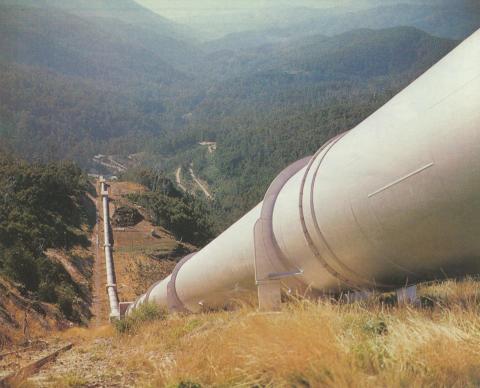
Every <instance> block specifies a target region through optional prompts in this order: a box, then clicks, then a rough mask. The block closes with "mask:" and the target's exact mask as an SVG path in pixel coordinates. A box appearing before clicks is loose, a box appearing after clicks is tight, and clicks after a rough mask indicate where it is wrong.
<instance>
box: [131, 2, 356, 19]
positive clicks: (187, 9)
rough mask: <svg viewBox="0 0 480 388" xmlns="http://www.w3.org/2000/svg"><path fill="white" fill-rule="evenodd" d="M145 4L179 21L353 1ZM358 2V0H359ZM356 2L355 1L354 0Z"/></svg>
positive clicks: (143, 3) (342, 3)
mask: <svg viewBox="0 0 480 388" xmlns="http://www.w3.org/2000/svg"><path fill="white" fill-rule="evenodd" d="M136 1H137V2H138V3H140V4H142V5H143V6H145V7H147V8H150V9H151V10H153V11H155V12H157V13H159V14H160V15H163V16H165V17H167V18H171V19H174V20H178V21H184V20H186V19H190V18H191V17H192V16H193V17H194V16H198V15H201V16H207V15H208V14H210V15H212V14H217V13H223V12H228V13H230V12H238V11H255V10H258V9H262V8H263V9H265V8H271V7H315V8H322V7H332V6H340V5H346V4H347V3H350V4H351V3H352V0H293V1H292V0H136ZM357 2H358V1H357ZM353 3H355V2H353Z"/></svg>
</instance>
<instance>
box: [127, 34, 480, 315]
mask: <svg viewBox="0 0 480 388" xmlns="http://www.w3.org/2000/svg"><path fill="white" fill-rule="evenodd" d="M479 269H480V30H479V31H477V32H476V33H474V34H473V35H472V36H471V37H469V38H468V39H467V40H465V41H464V42H463V43H461V44H460V45H459V46H458V47H457V48H456V49H454V50H453V51H452V52H451V53H450V54H448V55H447V56H446V57H445V58H443V59H442V60H441V61H440V62H439V63H437V64H436V65H435V66H433V67H432V68H431V69H430V70H428V71H427V72H426V73H425V74H423V75H422V76H421V77H419V78H418V79H417V80H415V81H414V82H413V83H412V84H411V85H410V86H408V87H407V88H406V89H404V90H403V91H402V92H400V93H399V94H398V95H397V96H395V97H394V98H393V99H392V100H390V101H389V102H388V103H387V104H386V105H384V106H383V107H382V108H380V109H379V110H378V111H376V112H375V113H374V114H372V115H371V116H370V117H368V118H367V119H366V120H364V121H363V122H362V123H361V124H359V125H358V126H356V127H355V128H354V129H352V130H350V131H349V132H347V133H345V134H343V135H340V136H338V137H336V138H335V139H332V140H331V141H329V142H328V143H327V144H325V145H324V146H323V147H322V148H321V149H320V150H319V151H318V152H317V153H316V154H315V155H314V156H313V157H311V158H308V159H307V160H303V161H299V162H297V163H296V164H294V165H292V166H290V167H289V168H287V169H286V170H285V171H283V172H282V173H281V174H280V175H279V177H277V179H276V180H275V181H274V182H273V183H272V185H271V186H270V188H269V190H268V192H267V194H266V196H265V199H264V201H263V202H262V203H260V204H259V205H257V206H256V207H255V208H254V209H252V210H251V211H250V212H248V213H247V214H246V215H245V216H244V217H243V218H241V219H240V220H239V221H237V222H236V223H235V224H233V225H232V226H231V227H230V228H229V229H227V230H226V231H225V232H223V233H222V234H221V235H220V236H219V237H217V238H216V239H215V240H213V241H212V242H211V243H210V244H208V245H207V246H205V247H204V248H203V249H202V250H200V251H199V252H197V253H195V254H194V255H191V256H190V257H187V258H185V259H184V260H182V261H181V262H180V263H179V264H178V265H177V266H176V268H175V270H174V272H173V273H172V274H171V275H170V276H168V277H167V278H166V279H164V280H162V281H160V282H158V283H156V284H154V285H153V286H152V287H150V289H149V290H148V291H147V293H146V294H144V295H142V296H141V297H140V298H139V299H138V300H137V301H136V302H135V303H134V304H133V305H131V306H130V307H129V309H128V313H129V312H131V311H132V310H133V309H135V308H136V307H138V306H139V305H141V304H142V303H144V302H146V301H153V302H155V303H158V304H160V305H161V306H165V307H168V308H169V309H172V310H175V311H191V312H197V311H200V310H202V309H204V308H217V307H220V306H224V305H226V304H227V303H229V301H231V300H232V299H234V298H238V297H239V296H241V294H242V292H244V291H248V290H252V289H255V287H256V286H257V287H258V292H259V299H260V303H261V304H262V303H263V304H264V306H265V307H267V308H268V307H274V306H275V305H276V304H277V303H278V301H279V294H280V293H279V289H280V287H286V288H288V289H301V290H303V289H307V288H308V289H310V290H312V291H318V292H339V291H342V290H359V289H372V288H384V289H389V288H393V289H395V288H398V287H401V286H404V285H407V284H415V283H416V282H419V281H422V280H429V279H432V278H436V277H441V278H444V277H446V276H456V275H461V274H470V273H478V272H479Z"/></svg>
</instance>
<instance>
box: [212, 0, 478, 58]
mask: <svg viewBox="0 0 480 388" xmlns="http://www.w3.org/2000/svg"><path fill="white" fill-rule="evenodd" d="M268 15H269V16H268V21H267V22H266V26H265V27H264V28H257V29H253V30H249V31H240V32H234V33H230V34H227V35H226V36H224V37H222V38H219V39H216V40H212V41H208V42H206V43H205V44H204V47H205V49H207V50H209V51H219V50H239V49H248V48H253V47H259V46H263V45H265V44H271V43H280V42H285V41H292V40H295V39H299V38H304V37H306V36H310V35H315V34H321V35H328V36H333V35H338V34H342V33H344V32H347V31H350V30H354V29H361V28H372V29H382V28H390V27H398V26H411V27H416V28H419V29H421V30H423V31H426V32H428V33H430V34H432V35H435V36H439V37H444V38H450V39H464V38H465V37H467V36H468V35H470V34H471V33H472V32H474V31H475V30H476V29H477V28H478V27H479V25H480V3H478V2H475V1H470V0H459V1H455V2H451V1H441V0H439V1H437V2H433V3H428V2H417V3H414V2H405V3H399V4H380V5H376V6H373V5H372V7H369V8H366V9H364V8H361V9H356V10H355V9H352V8H351V7H332V8H328V9H316V8H307V7H297V8H280V9H277V10H275V11H274V12H271V13H269V14H268Z"/></svg>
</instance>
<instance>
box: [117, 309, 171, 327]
mask: <svg viewBox="0 0 480 388" xmlns="http://www.w3.org/2000/svg"><path fill="white" fill-rule="evenodd" d="M166 315H167V312H166V311H165V310H164V309H162V308H161V307H160V306H159V305H157V304H155V303H144V304H142V305H141V306H140V307H138V308H136V309H135V310H133V311H132V312H131V313H130V315H128V316H127V317H125V318H124V319H121V320H119V321H116V322H115V329H116V330H117V332H119V333H121V334H134V333H136V332H137V330H138V329H139V327H140V326H141V325H142V324H144V323H147V322H152V321H156V320H161V319H165V317H166Z"/></svg>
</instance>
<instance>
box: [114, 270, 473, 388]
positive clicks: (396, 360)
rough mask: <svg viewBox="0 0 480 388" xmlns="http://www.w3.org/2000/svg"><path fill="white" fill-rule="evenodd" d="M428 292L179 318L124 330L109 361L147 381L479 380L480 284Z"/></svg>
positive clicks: (300, 383)
mask: <svg viewBox="0 0 480 388" xmlns="http://www.w3.org/2000/svg"><path fill="white" fill-rule="evenodd" d="M421 295H423V298H424V300H426V298H427V297H428V298H429V299H428V300H431V301H432V303H431V304H430V305H428V306H427V307H411V306H398V307H395V306H385V305H383V304H381V303H380V302H378V300H373V301H369V302H365V303H355V304H342V303H338V302H335V301H319V302H311V301H306V300H298V301H292V302H290V303H288V304H286V305H285V306H284V310H283V311H282V312H281V313H257V312H255V310H254V309H253V308H251V307H248V306H244V307H242V308H240V309H239V310H237V311H233V312H218V313H206V314H199V315H189V316H178V315H177V316H175V315H173V316H169V317H167V319H165V320H161V321H155V322H152V323H148V324H144V326H143V327H142V328H141V330H139V331H137V333H136V334H133V335H120V334H119V335H117V337H116V338H115V339H114V341H115V342H116V343H115V346H116V347H117V348H118V352H116V353H115V354H114V355H112V360H111V362H112V364H113V365H115V366H116V367H117V368H121V369H122V370H124V371H125V373H129V374H132V375H135V377H136V381H137V383H138V385H139V386H145V387H157V386H167V387H189V386H190V387H196V386H197V385H195V384H198V385H200V386H204V387H210V386H217V387H230V386H245V387H251V386H257V387H260V386H261V387H287V386H288V387H317V386H332V387H333V386H335V387H343V386H355V387H357V386H359V387H363V386H365V387H366V386H369V387H370V386H380V387H386V386H388V387H390V386H402V387H403V386H409V387H410V386H413V387H416V386H432V387H438V386H458V387H465V386H472V387H473V386H478V385H479V384H480V316H479V313H480V304H479V303H478V302H479V299H478V296H480V284H479V283H477V282H476V281H474V280H465V281H462V282H458V283H457V282H454V281H447V282H443V283H438V284H431V285H428V286H425V287H423V288H422V289H421ZM182 384H183V385H182ZM188 384H190V385H188Z"/></svg>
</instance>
